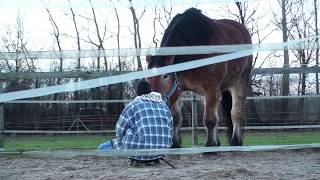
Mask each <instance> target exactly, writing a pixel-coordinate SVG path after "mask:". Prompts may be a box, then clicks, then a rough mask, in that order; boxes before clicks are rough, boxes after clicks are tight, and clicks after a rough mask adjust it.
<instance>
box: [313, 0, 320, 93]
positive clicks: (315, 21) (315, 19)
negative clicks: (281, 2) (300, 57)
mask: <svg viewBox="0 0 320 180" xmlns="http://www.w3.org/2000/svg"><path fill="white" fill-rule="evenodd" d="M313 5H314V16H315V18H314V25H315V32H316V36H317V37H316V40H315V41H316V42H317V43H319V38H318V36H319V29H318V4H317V0H314V1H313ZM316 66H317V67H318V66H319V49H316ZM316 93H317V94H319V73H316Z"/></svg>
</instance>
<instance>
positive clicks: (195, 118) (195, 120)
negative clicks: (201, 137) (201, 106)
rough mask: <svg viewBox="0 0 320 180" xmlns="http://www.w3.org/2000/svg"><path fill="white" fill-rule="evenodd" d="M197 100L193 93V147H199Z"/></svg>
mask: <svg viewBox="0 0 320 180" xmlns="http://www.w3.org/2000/svg"><path fill="white" fill-rule="evenodd" d="M197 107H198V106H197V99H196V95H195V94H194V93H192V105H191V109H192V146H195V145H198V131H197V125H198V111H197V109H198V108H197Z"/></svg>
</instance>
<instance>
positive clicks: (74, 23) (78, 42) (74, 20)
mask: <svg viewBox="0 0 320 180" xmlns="http://www.w3.org/2000/svg"><path fill="white" fill-rule="evenodd" d="M68 3H69V9H70V12H71V15H72V22H73V25H74V29H75V31H76V35H77V36H76V37H77V49H78V51H81V45H80V33H79V30H78V25H77V21H76V15H75V13H74V11H73V8H72V6H71V3H70V0H68ZM80 68H81V58H80V57H78V61H77V66H76V69H77V70H80Z"/></svg>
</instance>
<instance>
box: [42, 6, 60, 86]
mask: <svg viewBox="0 0 320 180" xmlns="http://www.w3.org/2000/svg"><path fill="white" fill-rule="evenodd" d="M46 11H47V13H48V16H49V21H50V23H51V26H52V29H53V36H54V38H55V40H56V43H57V46H58V50H59V52H62V48H61V41H60V30H59V27H58V25H57V23H56V21H55V20H54V19H53V16H52V14H51V12H50V10H49V9H48V8H47V7H46ZM59 60H60V64H59V71H62V69H63V58H62V57H60V58H59ZM58 82H59V81H58ZM59 83H60V82H59Z"/></svg>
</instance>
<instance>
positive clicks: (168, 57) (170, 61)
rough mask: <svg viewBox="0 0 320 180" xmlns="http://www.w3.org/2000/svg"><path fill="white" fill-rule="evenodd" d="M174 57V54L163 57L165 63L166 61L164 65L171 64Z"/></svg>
mask: <svg viewBox="0 0 320 180" xmlns="http://www.w3.org/2000/svg"><path fill="white" fill-rule="evenodd" d="M174 57H175V56H173V55H172V56H166V57H165V58H164V61H165V63H166V65H171V64H173V61H174Z"/></svg>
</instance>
